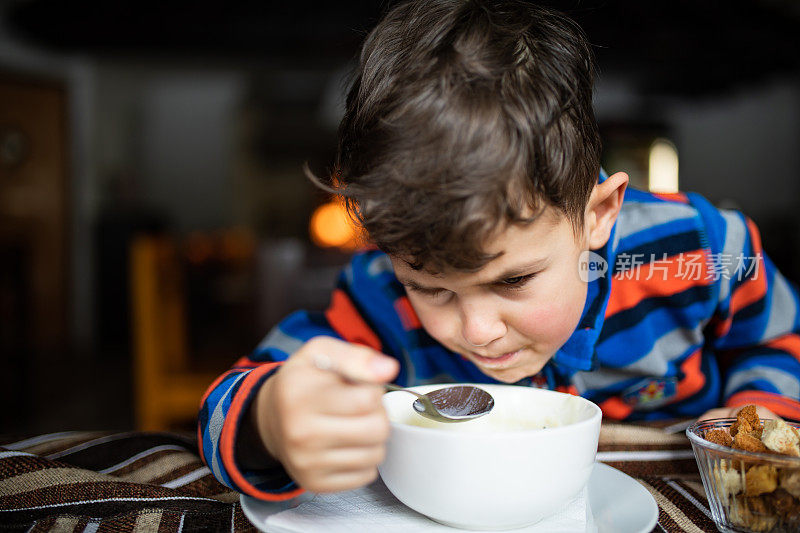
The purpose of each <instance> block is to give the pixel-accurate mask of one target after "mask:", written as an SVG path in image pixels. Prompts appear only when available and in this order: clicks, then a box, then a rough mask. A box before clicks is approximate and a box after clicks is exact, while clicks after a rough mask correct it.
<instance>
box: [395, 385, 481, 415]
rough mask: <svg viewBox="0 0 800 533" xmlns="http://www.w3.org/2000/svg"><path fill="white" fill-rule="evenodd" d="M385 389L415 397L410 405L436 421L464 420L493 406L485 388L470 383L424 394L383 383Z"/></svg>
mask: <svg viewBox="0 0 800 533" xmlns="http://www.w3.org/2000/svg"><path fill="white" fill-rule="evenodd" d="M385 387H386V390H387V391H399V392H407V393H409V394H413V395H414V396H416V397H417V399H416V400H414V403H413V404H412V406H413V407H414V410H415V411H416V412H418V413H419V414H421V415H422V416H424V417H427V418H430V419H431V420H435V421H437V422H444V423H453V422H466V421H467V420H472V419H474V418H478V417H480V416H483V415H485V414H488V413H489V412H490V411H491V410H492V408H493V407H494V398H492V395H491V394H489V393H488V392H486V391H485V390H483V389H481V388H478V387H473V386H472V385H454V386H452V387H444V388H442V389H437V390H435V391H431V392H428V393H426V394H420V393H418V392H415V391H412V390H408V389H404V388H403V387H398V386H396V385H388V384H387V385H385Z"/></svg>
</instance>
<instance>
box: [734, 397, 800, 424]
mask: <svg viewBox="0 0 800 533" xmlns="http://www.w3.org/2000/svg"><path fill="white" fill-rule="evenodd" d="M750 404H755V405H760V406H762V407H766V408H767V409H769V410H770V411H772V412H773V413H775V414H776V415H778V416H780V417H782V418H789V419H792V420H800V402H798V401H796V400H793V399H791V398H787V397H786V396H783V395H781V394H775V393H774V392H765V391H755V390H745V391H741V392H737V393H736V394H734V395H733V396H731V397H730V398H728V401H727V402H726V403H725V405H726V406H728V407H741V406H743V405H750Z"/></svg>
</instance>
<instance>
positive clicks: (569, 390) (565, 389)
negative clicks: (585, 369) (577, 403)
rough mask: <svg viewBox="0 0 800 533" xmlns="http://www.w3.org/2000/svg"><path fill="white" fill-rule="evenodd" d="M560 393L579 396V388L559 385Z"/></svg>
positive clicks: (557, 388)
mask: <svg viewBox="0 0 800 533" xmlns="http://www.w3.org/2000/svg"><path fill="white" fill-rule="evenodd" d="M556 390H557V391H558V392H563V393H565V394H572V395H573V396H578V388H577V387H576V386H575V385H559V386H557V387H556Z"/></svg>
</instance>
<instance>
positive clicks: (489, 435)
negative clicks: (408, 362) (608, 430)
mask: <svg viewBox="0 0 800 533" xmlns="http://www.w3.org/2000/svg"><path fill="white" fill-rule="evenodd" d="M447 386H449V385H447V384H441V385H425V386H420V387H413V388H412V390H414V391H416V392H422V393H425V392H430V391H433V390H436V389H439V388H442V387H447ZM475 386H478V387H480V388H482V389H484V390H486V391H487V392H489V393H490V394H491V395H492V396H493V397H494V400H495V405H494V409H492V411H491V412H490V413H489V414H487V415H485V416H482V417H480V418H477V419H474V420H470V421H467V422H459V423H451V424H447V423H440V422H435V421H433V420H429V419H427V418H424V417H423V416H421V415H420V414H419V413H417V412H416V411H414V409H413V407H412V404H413V402H414V399H415V398H414V396H412V395H411V394H408V393H405V392H391V393H388V394H386V395H384V398H383V404H384V406H385V407H386V410H387V412H388V414H389V419H390V421H391V424H392V433H391V436H390V437H389V441H388V443H387V450H386V459H385V460H384V462H383V463H382V464H381V465H380V466H379V467H378V470H379V472H380V475H381V478H382V479H383V481H384V483H385V484H386V486H387V487H388V488H389V490H390V491H391V492H392V494H394V495H395V496H396V497H397V499H399V500H400V501H401V502H403V503H404V504H406V505H407V506H408V507H410V508H412V509H414V510H415V511H417V512H419V513H422V514H424V515H426V516H428V517H429V518H432V519H433V520H436V521H437V522H441V523H444V524H447V525H450V526H454V527H460V528H464V529H512V528H517V527H523V526H526V525H530V524H534V523H536V522H538V521H540V520H541V519H543V518H546V517H547V516H550V515H551V514H553V513H555V512H556V511H557V510H558V509H559V508H560V507H562V506H563V505H564V504H566V503H567V502H569V501H570V500H571V499H572V498H574V497H575V496H577V495H578V493H579V492H580V491H581V490H582V489H583V487H584V486H585V485H586V482H587V481H588V480H589V475H590V474H591V472H592V468H593V466H594V460H595V453H596V452H597V441H598V438H599V435H600V419H601V416H602V414H601V411H600V408H599V407H597V405H595V404H594V403H592V402H590V401H588V400H586V399H584V398H581V397H578V396H573V395H570V394H563V393H559V392H554V391H548V390H542V389H536V388H531V387H521V386H513V385H483V384H477V385H475Z"/></svg>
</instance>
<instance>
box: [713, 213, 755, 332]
mask: <svg viewBox="0 0 800 533" xmlns="http://www.w3.org/2000/svg"><path fill="white" fill-rule="evenodd" d="M747 228H748V229H749V231H750V240H751V241H752V248H753V252H752V254H753V257H760V254H761V253H762V248H761V237H760V235H759V233H758V228H757V227H756V225H755V224H754V223H753V221H752V220H750V219H749V218H748V219H747ZM754 278H755V279H753V278H749V279H748V280H747V281H745V282H744V283H742V284H741V285H739V286H738V287H737V288H736V290H735V291H733V294H731V305H730V310H729V311H728V318H727V319H725V321H724V322H722V323H721V324H720V325H719V326H718V328H717V331H716V333H717V336H718V337H722V336H724V335H725V334H727V333H728V331H730V329H731V324H732V323H733V315H735V314H736V313H737V312H738V311H740V310H742V309H744V308H745V307H747V306H748V305H750V304H753V303H755V302H757V301H759V300H760V299H761V298H763V297H764V296H765V295H766V294H767V270H766V267H765V266H764V260H763V258H761V259H759V260H758V267H757V270H756V273H755V275H754Z"/></svg>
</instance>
